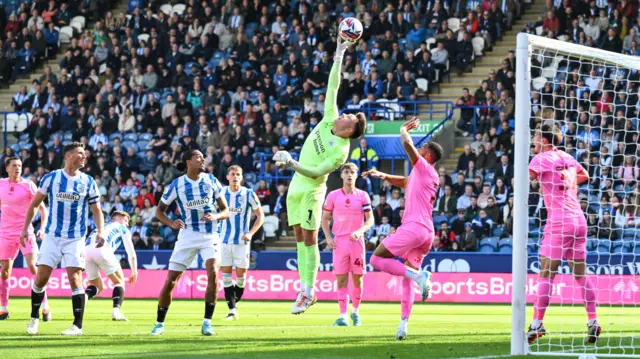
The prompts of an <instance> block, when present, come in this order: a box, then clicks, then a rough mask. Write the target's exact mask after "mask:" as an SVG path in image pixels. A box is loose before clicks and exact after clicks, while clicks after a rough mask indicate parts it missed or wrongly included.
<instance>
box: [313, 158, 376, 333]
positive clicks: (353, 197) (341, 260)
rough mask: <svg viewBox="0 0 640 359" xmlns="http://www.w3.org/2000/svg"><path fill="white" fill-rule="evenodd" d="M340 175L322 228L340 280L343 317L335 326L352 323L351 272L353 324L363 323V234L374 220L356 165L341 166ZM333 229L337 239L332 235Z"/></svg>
mask: <svg viewBox="0 0 640 359" xmlns="http://www.w3.org/2000/svg"><path fill="white" fill-rule="evenodd" d="M340 177H342V188H341V189H338V190H335V191H332V192H330V193H329V195H328V196H327V200H326V202H325V204H324V211H323V213H322V230H323V231H324V233H325V236H326V238H327V247H328V248H330V249H333V272H334V273H335V275H336V279H337V280H338V305H339V307H340V318H338V319H337V320H336V321H335V322H334V323H333V325H334V326H341V327H345V326H349V322H348V321H347V306H348V304H349V294H348V293H349V290H348V286H349V273H351V278H352V281H353V288H352V289H353V291H352V293H351V307H352V309H351V320H352V321H353V325H354V326H360V325H362V323H361V321H360V315H359V313H358V308H359V307H360V300H361V299H362V276H363V275H364V274H365V271H366V270H365V265H366V258H365V247H364V233H366V232H367V231H368V230H369V228H371V226H373V223H374V222H373V216H372V214H371V199H370V198H369V195H368V194H367V192H365V191H362V190H359V189H357V188H356V178H358V167H357V166H356V165H355V164H353V163H351V162H348V163H345V164H344V165H342V168H341V169H340ZM332 217H333V231H332V228H331V219H332ZM332 232H333V235H334V236H335V237H334V238H332V236H331V234H332Z"/></svg>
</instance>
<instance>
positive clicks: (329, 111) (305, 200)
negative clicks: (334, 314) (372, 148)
mask: <svg viewBox="0 0 640 359" xmlns="http://www.w3.org/2000/svg"><path fill="white" fill-rule="evenodd" d="M351 44H352V43H351V42H343V41H342V40H341V39H340V38H338V44H337V47H336V53H335V56H334V58H333V66H332V67H331V72H330V74H329V83H328V85H327V95H326V101H325V108H324V117H323V118H322V121H321V122H320V123H319V124H318V125H317V126H316V127H315V128H314V129H313V131H311V133H310V134H309V137H308V138H307V140H306V141H305V142H304V145H303V146H302V150H301V151H300V161H299V162H298V161H295V160H293V159H292V158H291V155H290V154H289V153H288V152H286V151H278V152H276V154H275V155H274V156H273V160H274V161H275V162H276V164H277V165H285V166H287V167H289V168H291V169H293V170H294V171H295V172H296V173H295V175H294V176H293V180H292V181H291V185H290V186H289V193H288V195H287V216H288V221H289V224H290V225H292V226H293V229H294V233H295V236H296V242H297V248H298V271H299V274H300V292H299V293H298V297H297V299H296V302H295V303H294V304H293V308H292V309H291V313H293V314H300V313H304V312H305V311H306V310H307V309H308V308H309V307H310V306H311V305H312V304H313V303H315V301H316V297H315V294H314V286H315V282H316V277H317V275H318V265H319V264H320V252H319V251H318V229H319V228H320V219H321V213H322V203H323V202H324V197H325V194H326V192H327V185H326V182H327V177H328V175H329V173H331V172H333V171H334V170H336V169H338V168H339V167H340V166H341V165H342V164H343V163H344V162H345V160H346V159H347V156H348V154H349V142H350V139H352V138H360V137H361V136H362V134H363V133H364V129H365V125H366V121H367V120H366V118H365V116H364V114H363V113H361V112H360V113H358V114H356V115H352V114H342V115H340V116H338V105H337V103H336V97H337V95H338V88H339V87H340V72H341V66H342V59H343V57H344V53H345V51H346V50H347V48H348V47H349V46H350V45H351Z"/></svg>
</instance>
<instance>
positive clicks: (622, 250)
mask: <svg viewBox="0 0 640 359" xmlns="http://www.w3.org/2000/svg"><path fill="white" fill-rule="evenodd" d="M610 253H611V254H623V253H627V251H626V249H625V248H624V247H623V246H622V245H619V246H614V247H612V248H611V252H610Z"/></svg>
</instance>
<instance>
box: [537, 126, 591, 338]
mask: <svg viewBox="0 0 640 359" xmlns="http://www.w3.org/2000/svg"><path fill="white" fill-rule="evenodd" d="M561 141H562V134H561V133H560V131H558V130H557V129H555V128H552V127H551V126H548V125H543V126H542V127H541V128H540V131H539V132H536V133H535V134H534V137H533V143H534V147H535V152H536V153H537V154H536V155H535V157H533V159H532V160H531V163H529V178H530V179H531V180H532V181H533V180H536V179H538V180H539V181H540V186H541V188H542V197H543V199H544V205H545V207H546V208H547V211H548V212H547V213H548V214H547V223H546V224H545V227H544V236H543V237H542V245H541V246H540V252H539V255H540V263H541V266H542V268H541V270H540V274H539V277H538V293H537V297H536V301H535V303H534V309H533V322H532V323H531V325H530V326H529V331H528V333H527V339H528V341H529V343H533V342H534V341H535V340H536V339H538V338H540V337H541V336H543V335H545V334H546V331H545V329H544V325H543V324H542V320H543V319H544V314H545V311H546V310H547V307H548V306H549V301H550V300H551V294H552V291H553V280H554V278H555V276H556V274H557V273H558V267H559V266H560V263H561V262H562V260H563V259H565V260H567V261H568V262H569V266H570V267H571V269H572V271H573V278H574V279H575V281H576V282H577V283H578V285H579V288H580V289H581V292H582V293H583V298H584V306H585V309H586V310H587V317H588V319H589V321H588V323H587V327H588V335H587V339H586V341H587V343H588V344H594V343H595V342H596V341H597V340H598V337H599V336H600V332H601V331H602V328H601V327H600V325H599V324H598V319H597V316H596V304H597V303H596V290H595V288H594V286H593V284H592V283H591V279H590V278H589V277H588V276H587V271H586V258H587V251H586V246H587V245H586V243H587V221H586V219H585V216H584V212H583V211H582V209H581V208H580V201H579V200H578V186H579V185H580V184H581V183H584V182H586V181H588V180H589V172H587V171H586V170H585V169H584V168H583V167H582V166H581V165H580V164H579V163H578V162H577V161H576V160H575V159H574V158H573V157H571V155H569V154H567V153H566V152H564V151H561V150H558V149H557V148H556V145H558V144H559V143H560V142H561Z"/></svg>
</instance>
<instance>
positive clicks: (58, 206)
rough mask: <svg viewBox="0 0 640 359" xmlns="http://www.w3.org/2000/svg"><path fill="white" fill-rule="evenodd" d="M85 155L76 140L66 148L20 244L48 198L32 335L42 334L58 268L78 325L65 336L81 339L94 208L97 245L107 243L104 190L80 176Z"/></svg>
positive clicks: (27, 219) (48, 177)
mask: <svg viewBox="0 0 640 359" xmlns="http://www.w3.org/2000/svg"><path fill="white" fill-rule="evenodd" d="M85 160H86V157H85V154H84V145H83V144H82V143H80V142H72V143H70V144H68V145H66V146H65V147H64V164H65V165H64V168H63V169H60V170H56V171H53V172H49V173H48V174H47V175H45V176H44V178H43V179H42V181H40V188H39V189H38V193H36V195H35V197H34V198H33V201H31V205H30V206H29V209H27V215H26V217H25V219H24V224H23V226H22V233H21V234H20V241H21V242H22V243H23V246H24V245H25V244H26V242H27V241H28V240H29V226H30V225H31V221H32V220H33V217H34V216H35V214H36V211H37V209H38V208H39V207H40V205H41V204H42V201H43V200H44V198H45V197H48V199H49V209H50V210H49V219H48V220H47V226H46V227H45V230H44V240H43V241H42V245H41V247H40V253H39V255H38V271H37V274H36V279H35V280H34V281H33V286H32V287H31V320H30V321H29V325H28V326H27V333H29V334H37V333H38V323H39V319H38V310H39V309H40V305H41V304H42V300H43V298H44V296H45V287H46V285H47V282H49V277H51V273H52V272H53V268H56V267H57V266H58V264H61V266H62V268H65V269H66V270H67V275H68V276H69V286H70V287H71V294H72V296H71V302H72V305H73V318H74V319H73V324H72V325H71V327H70V328H69V329H67V330H65V331H63V332H62V334H63V335H82V334H83V333H82V319H83V317H84V305H85V301H86V295H85V292H84V288H83V287H82V270H83V269H84V264H85V259H84V239H85V237H86V235H87V224H88V219H89V211H88V207H91V212H92V213H93V221H94V223H95V225H96V238H97V239H96V241H97V244H96V247H98V248H99V247H101V246H102V245H103V244H104V237H103V233H104V231H103V229H104V228H103V227H104V217H103V215H102V210H101V209H100V203H99V201H98V199H99V198H100V191H99V190H98V186H96V182H95V181H94V180H93V178H92V177H90V176H88V175H86V174H85V173H82V172H80V169H81V168H82V167H84V163H85Z"/></svg>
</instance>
